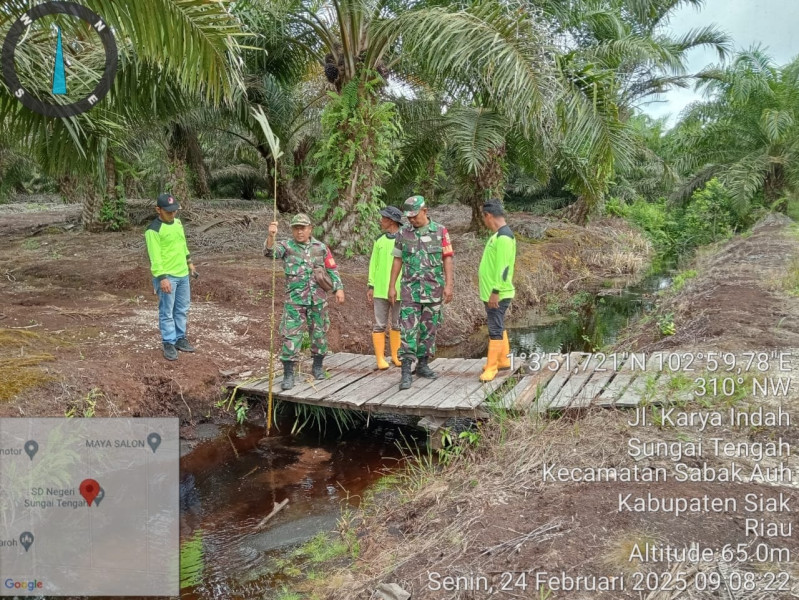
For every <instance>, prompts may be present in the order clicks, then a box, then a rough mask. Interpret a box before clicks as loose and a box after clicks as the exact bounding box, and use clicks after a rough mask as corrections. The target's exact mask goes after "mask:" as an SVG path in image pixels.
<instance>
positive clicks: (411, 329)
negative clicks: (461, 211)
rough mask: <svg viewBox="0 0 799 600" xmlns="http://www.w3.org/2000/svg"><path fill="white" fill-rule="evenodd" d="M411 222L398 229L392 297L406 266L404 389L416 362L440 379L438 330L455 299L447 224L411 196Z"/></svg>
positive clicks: (402, 313)
mask: <svg viewBox="0 0 799 600" xmlns="http://www.w3.org/2000/svg"><path fill="white" fill-rule="evenodd" d="M403 210H404V213H405V216H406V217H408V221H409V223H410V224H409V225H406V226H405V227H403V228H402V229H400V230H399V232H398V233H397V238H396V240H395V242H394V264H393V265H392V267H391V279H390V282H389V286H388V290H389V292H388V293H389V300H390V301H391V302H392V303H393V302H396V301H397V291H396V289H395V287H394V286H395V283H396V281H397V278H398V277H399V274H400V270H402V279H401V287H400V295H401V298H402V302H401V303H400V329H401V331H402V346H401V349H400V353H399V354H400V359H401V360H402V379H401V382H400V386H399V388H400V389H401V390H406V389H408V388H409V387H411V383H412V381H413V379H412V377H411V366H412V363H413V359H414V358H415V359H417V360H418V364H417V366H416V375H417V376H419V377H426V378H429V379H435V378H436V374H435V372H433V370H432V369H431V368H430V367H429V366H428V362H429V361H430V359H431V358H432V357H433V355H434V354H435V352H436V332H437V330H438V327H439V325H440V324H441V312H442V311H441V307H442V304H446V303H448V302H450V301H451V300H452V293H453V285H454V283H453V265H452V262H453V256H454V255H455V253H454V252H453V250H452V243H451V242H450V239H449V233H448V232H447V228H446V227H444V226H443V225H440V224H438V223H436V222H435V221H432V220H431V219H430V218H428V216H427V206H426V205H425V201H424V198H423V197H422V196H411V197H410V198H408V199H407V200H406V201H405V204H404V205H403Z"/></svg>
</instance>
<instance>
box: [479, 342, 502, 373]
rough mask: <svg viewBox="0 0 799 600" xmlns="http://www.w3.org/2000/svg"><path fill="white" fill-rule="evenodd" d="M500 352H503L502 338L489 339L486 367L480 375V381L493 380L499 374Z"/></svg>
mask: <svg viewBox="0 0 799 600" xmlns="http://www.w3.org/2000/svg"><path fill="white" fill-rule="evenodd" d="M500 352H502V340H489V341H488V355H487V359H486V368H485V370H484V371H483V374H482V375H480V381H493V379H494V377H496V376H497V361H498V360H499V354H500Z"/></svg>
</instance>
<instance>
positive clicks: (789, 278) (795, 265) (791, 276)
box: [782, 258, 799, 296]
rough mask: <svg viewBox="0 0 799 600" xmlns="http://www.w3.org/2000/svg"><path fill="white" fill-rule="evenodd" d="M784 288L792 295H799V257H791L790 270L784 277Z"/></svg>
mask: <svg viewBox="0 0 799 600" xmlns="http://www.w3.org/2000/svg"><path fill="white" fill-rule="evenodd" d="M782 288H783V289H784V290H785V291H786V292H788V293H789V294H790V295H791V296H799V258H793V259H791V263H790V264H789V265H788V271H787V272H786V273H785V276H784V277H783V278H782Z"/></svg>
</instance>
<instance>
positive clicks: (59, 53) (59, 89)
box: [53, 27, 67, 96]
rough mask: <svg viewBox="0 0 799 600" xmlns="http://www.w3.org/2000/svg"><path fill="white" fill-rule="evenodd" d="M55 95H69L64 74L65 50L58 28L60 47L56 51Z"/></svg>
mask: <svg viewBox="0 0 799 600" xmlns="http://www.w3.org/2000/svg"><path fill="white" fill-rule="evenodd" d="M53 94H54V95H57V96H65V95H66V94H67V77H66V74H65V72H64V49H63V46H62V45H61V28H60V27H59V28H58V45H57V46H56V50H55V67H54V69H53Z"/></svg>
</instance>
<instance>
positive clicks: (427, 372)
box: [416, 356, 438, 379]
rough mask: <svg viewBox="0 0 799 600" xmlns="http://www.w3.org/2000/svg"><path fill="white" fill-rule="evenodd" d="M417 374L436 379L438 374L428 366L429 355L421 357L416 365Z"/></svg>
mask: <svg viewBox="0 0 799 600" xmlns="http://www.w3.org/2000/svg"><path fill="white" fill-rule="evenodd" d="M416 376H417V377H424V378H425V379H435V378H436V377H438V375H436V374H435V371H433V369H431V368H430V367H428V366H427V357H426V356H425V357H424V358H420V359H419V363H418V364H417V365H416Z"/></svg>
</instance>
